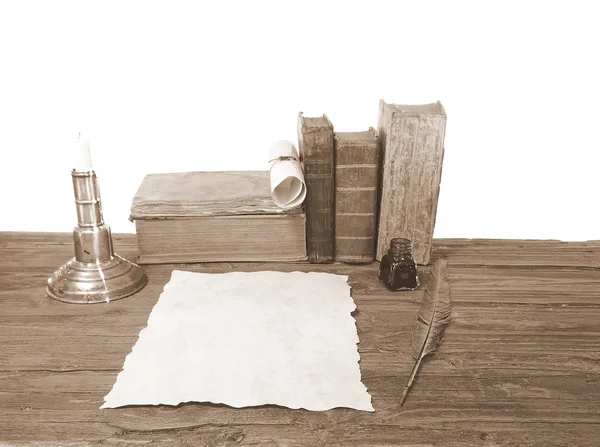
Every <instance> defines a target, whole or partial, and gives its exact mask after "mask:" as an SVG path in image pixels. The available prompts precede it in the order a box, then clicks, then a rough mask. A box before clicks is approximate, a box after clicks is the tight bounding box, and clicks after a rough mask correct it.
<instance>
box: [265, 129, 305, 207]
mask: <svg viewBox="0 0 600 447" xmlns="http://www.w3.org/2000/svg"><path fill="white" fill-rule="evenodd" d="M269 171H270V179H271V196H272V197H273V202H274V203H275V205H277V206H278V207H280V208H283V209H291V208H296V207H298V206H300V205H301V204H302V202H304V199H305V198H306V183H305V182H304V174H303V173H302V166H301V165H300V160H299V158H298V151H297V150H296V147H295V146H294V144H293V143H292V142H291V141H286V140H281V141H277V142H275V143H273V144H272V145H271V148H270V149H269Z"/></svg>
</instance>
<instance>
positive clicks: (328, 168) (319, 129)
mask: <svg viewBox="0 0 600 447" xmlns="http://www.w3.org/2000/svg"><path fill="white" fill-rule="evenodd" d="M298 149H299V152H300V161H301V162H302V167H303V168H304V179H305V181H306V202H305V203H306V222H307V227H306V241H307V252H308V260H309V261H310V262H312V263H316V264H323V263H328V262H333V259H334V256H335V252H334V239H333V238H334V211H335V210H334V208H335V204H334V191H333V188H334V174H335V173H334V168H333V166H334V150H333V125H332V124H331V121H329V118H327V116H326V115H323V116H320V117H313V118H309V117H305V116H303V115H302V112H300V113H299V114H298Z"/></svg>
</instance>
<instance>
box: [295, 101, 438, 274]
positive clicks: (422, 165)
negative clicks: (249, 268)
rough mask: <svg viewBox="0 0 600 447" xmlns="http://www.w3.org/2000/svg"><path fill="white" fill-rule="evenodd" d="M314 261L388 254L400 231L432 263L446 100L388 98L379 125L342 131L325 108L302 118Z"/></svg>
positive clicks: (419, 257) (310, 255) (309, 244)
mask: <svg viewBox="0 0 600 447" xmlns="http://www.w3.org/2000/svg"><path fill="white" fill-rule="evenodd" d="M298 128H299V132H298V134H299V139H298V143H299V150H300V155H301V157H302V160H303V164H304V168H305V177H306V188H307V198H306V219H307V251H308V259H309V260H310V261H311V262H317V263H321V262H331V261H334V260H335V261H341V262H349V263H369V262H372V261H374V260H375V259H377V260H381V257H382V256H383V255H384V254H385V253H386V251H387V249H388V246H389V243H390V240H391V239H392V238H397V237H401V238H407V239H410V240H411V241H412V245H413V255H414V258H415V260H416V262H418V263H420V264H427V263H428V262H429V256H430V253H431V246H432V238H433V229H434V226H435V218H436V211H437V201H438V195H439V188H440V181H441V173H442V161H443V154H444V135H445V129H446V113H445V111H444V108H443V107H442V105H441V103H439V102H437V103H431V104H423V105H398V104H387V103H386V102H385V101H380V104H379V123H378V126H377V131H375V130H374V129H373V128H369V130H367V131H363V132H334V129H333V125H332V124H331V122H330V121H329V119H328V118H327V116H325V115H323V116H322V117H319V118H305V117H303V116H302V114H300V115H299V119H298Z"/></svg>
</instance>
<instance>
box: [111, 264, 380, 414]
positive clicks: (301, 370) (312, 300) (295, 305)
mask: <svg viewBox="0 0 600 447" xmlns="http://www.w3.org/2000/svg"><path fill="white" fill-rule="evenodd" d="M347 279H348V277H347V276H342V275H333V274H328V273H316V272H311V273H302V272H292V273H281V272H271V271H265V272H252V273H245V272H232V273H223V274H209V273H193V272H184V271H179V270H175V271H173V273H172V275H171V279H170V281H169V282H168V283H167V285H166V286H165V288H164V291H163V292H162V294H161V295H160V297H159V299H158V302H157V303H156V305H155V306H154V308H153V309H152V312H151V313H150V316H149V318H148V325H147V327H146V328H144V329H142V331H141V332H140V335H139V339H138V341H137V343H136V344H135V346H134V347H133V349H132V351H131V353H130V354H129V355H128V356H127V357H126V359H125V364H124V366H123V370H122V371H121V372H120V373H119V375H118V377H117V380H116V383H115V384H114V386H113V388H112V390H111V391H110V392H109V393H108V395H107V396H106V397H105V403H104V404H103V405H102V406H101V408H116V407H121V406H124V405H158V404H166V405H178V404H179V403H181V402H190V401H195V402H213V403H222V404H226V405H229V406H231V407H236V408H240V407H247V406H256V405H264V404H276V405H281V406H286V407H289V408H305V409H307V410H314V411H322V410H328V409H331V408H336V407H346V408H355V409H358V410H364V411H374V410H373V407H372V405H371V396H370V395H369V394H368V392H367V389H366V387H365V386H364V385H363V383H362V382H361V375H360V369H359V364H358V361H359V354H358V349H357V343H358V341H359V340H358V334H357V330H356V323H355V320H354V318H353V317H352V315H351V312H352V311H353V310H354V309H355V308H356V305H355V304H354V300H353V299H352V297H351V296H350V286H349V285H348V284H347V282H346V281H347Z"/></svg>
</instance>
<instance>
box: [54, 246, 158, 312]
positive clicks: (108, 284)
mask: <svg viewBox="0 0 600 447" xmlns="http://www.w3.org/2000/svg"><path fill="white" fill-rule="evenodd" d="M146 282H147V277H146V274H145V273H144V270H143V269H142V268H141V267H140V266H138V265H137V264H134V263H132V262H130V261H128V260H126V259H123V258H122V257H120V256H118V255H114V256H113V257H112V259H109V260H108V261H103V262H97V263H85V262H80V261H78V260H77V259H76V258H73V259H71V260H70V261H69V262H67V263H66V264H64V265H63V266H62V267H60V268H59V269H58V270H57V271H56V272H54V274H53V275H52V276H51V277H50V278H49V279H48V286H47V288H46V292H47V293H48V296H50V297H51V298H54V299H55V300H58V301H63V302H65V303H78V304H92V303H108V302H110V301H114V300H119V299H121V298H125V297H128V296H130V295H133V294H134V293H136V292H138V291H139V290H141V289H142V288H143V287H144V286H145V285H146Z"/></svg>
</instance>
